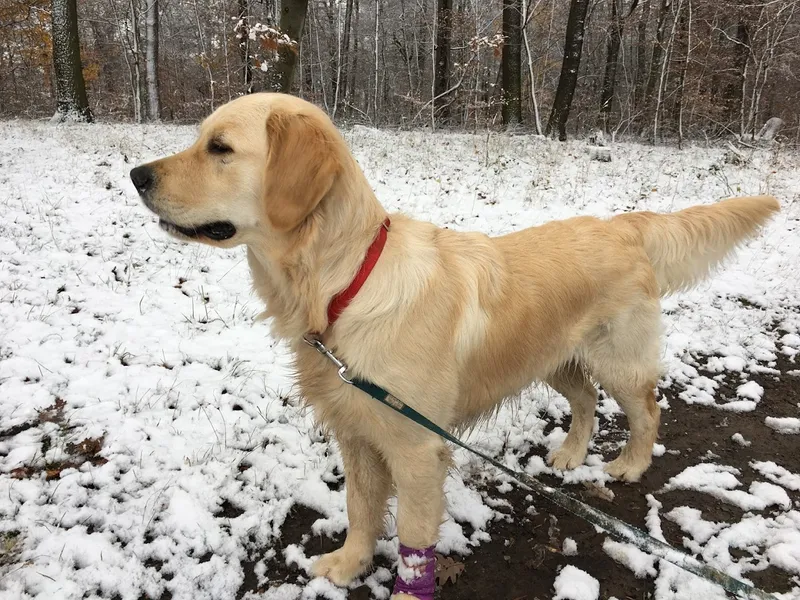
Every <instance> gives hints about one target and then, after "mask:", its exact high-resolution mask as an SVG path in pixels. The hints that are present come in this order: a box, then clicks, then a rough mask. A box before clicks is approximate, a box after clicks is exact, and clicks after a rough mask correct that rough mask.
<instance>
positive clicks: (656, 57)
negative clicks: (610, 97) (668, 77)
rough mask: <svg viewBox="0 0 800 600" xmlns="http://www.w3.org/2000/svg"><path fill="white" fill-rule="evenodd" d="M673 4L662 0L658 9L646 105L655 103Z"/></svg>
mask: <svg viewBox="0 0 800 600" xmlns="http://www.w3.org/2000/svg"><path fill="white" fill-rule="evenodd" d="M671 6H672V0H661V9H660V10H659V11H658V25H657V26H656V41H655V42H654V43H653V58H652V60H651V61H650V75H648V77H647V88H646V89H645V92H644V103H645V105H646V106H648V107H649V106H651V105H652V104H653V100H654V98H653V93H654V92H655V90H656V83H658V80H659V72H660V70H661V55H662V54H663V53H664V30H665V27H666V23H667V13H669V10H670V8H671Z"/></svg>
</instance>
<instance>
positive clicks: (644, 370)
mask: <svg viewBox="0 0 800 600" xmlns="http://www.w3.org/2000/svg"><path fill="white" fill-rule="evenodd" d="M660 319H661V315H660V308H659V304H658V301H657V300H655V299H652V298H649V299H643V300H641V301H639V302H637V303H636V304H634V305H633V306H630V307H629V308H628V309H627V310H626V311H625V312H623V313H621V314H619V315H617V316H616V317H615V318H614V319H613V320H612V321H611V322H610V323H609V324H608V325H607V326H605V327H603V331H602V332H601V333H599V334H598V335H597V336H596V337H595V339H593V340H592V341H591V342H589V343H588V345H587V352H586V354H585V358H586V365H587V367H588V368H589V370H590V372H591V374H592V377H593V379H594V380H595V381H597V382H598V383H599V384H600V385H601V386H603V389H605V390H606V391H607V392H608V393H609V394H611V396H612V397H613V398H614V399H615V400H616V401H617V402H618V403H619V405H620V406H621V407H622V410H623V411H625V415H626V416H627V417H628V426H629V427H630V431H631V436H630V439H629V440H628V443H627V444H626V445H625V447H624V448H623V449H622V452H621V453H620V455H619V457H617V459H616V460H614V461H612V462H611V463H609V464H607V465H606V467H605V470H606V472H608V473H609V474H610V475H612V476H613V477H615V478H617V479H623V480H625V481H638V480H639V478H640V477H641V475H642V473H644V472H645V471H646V470H647V468H648V467H649V466H650V463H651V462H652V454H653V444H655V441H656V438H657V437H658V425H659V420H660V414H661V409H660V408H659V406H658V404H657V403H656V395H655V388H656V383H657V381H658V375H659V353H660V338H661V336H660Z"/></svg>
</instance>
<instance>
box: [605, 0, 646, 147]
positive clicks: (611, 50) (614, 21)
mask: <svg viewBox="0 0 800 600" xmlns="http://www.w3.org/2000/svg"><path fill="white" fill-rule="evenodd" d="M620 2H621V0H611V32H610V34H609V37H608V49H607V51H606V71H605V74H604V75H603V88H602V90H601V92H600V119H601V121H602V126H603V131H604V132H605V133H608V131H609V120H610V117H611V108H612V105H613V103H614V88H615V86H616V82H617V66H618V61H619V47H620V44H621V43H622V32H623V30H624V28H625V22H626V21H627V19H628V17H630V16H631V15H632V14H633V11H634V10H636V5H637V4H638V0H633V2H632V3H631V6H630V8H629V9H628V14H627V15H625V16H623V15H621V14H620V11H621V8H622V7H621V6H619V3H620Z"/></svg>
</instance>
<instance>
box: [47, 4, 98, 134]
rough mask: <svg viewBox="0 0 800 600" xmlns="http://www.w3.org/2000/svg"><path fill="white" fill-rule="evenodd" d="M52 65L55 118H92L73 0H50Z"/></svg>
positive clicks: (60, 119)
mask: <svg viewBox="0 0 800 600" xmlns="http://www.w3.org/2000/svg"><path fill="white" fill-rule="evenodd" d="M52 9H53V66H54V67H55V74H56V114H55V115H54V116H53V120H54V121H56V122H60V121H65V120H76V121H86V122H88V123H91V122H92V120H93V115H92V111H91V109H90V108H89V100H88V98H87V97H86V83H85V82H84V80H83V71H81V44H80V38H79V37H78V8H77V2H76V0H53V6H52Z"/></svg>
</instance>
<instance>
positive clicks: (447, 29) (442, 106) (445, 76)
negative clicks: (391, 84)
mask: <svg viewBox="0 0 800 600" xmlns="http://www.w3.org/2000/svg"><path fill="white" fill-rule="evenodd" d="M452 20H453V0H436V45H435V47H434V51H433V54H434V57H433V60H434V63H435V67H434V74H433V109H434V113H435V114H436V115H437V116H438V117H439V119H441V120H443V121H446V120H447V119H448V118H449V116H450V114H449V113H450V110H449V106H450V101H449V100H448V99H447V97H446V95H445V92H446V91H447V87H448V84H449V81H450V37H451V33H452Z"/></svg>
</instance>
